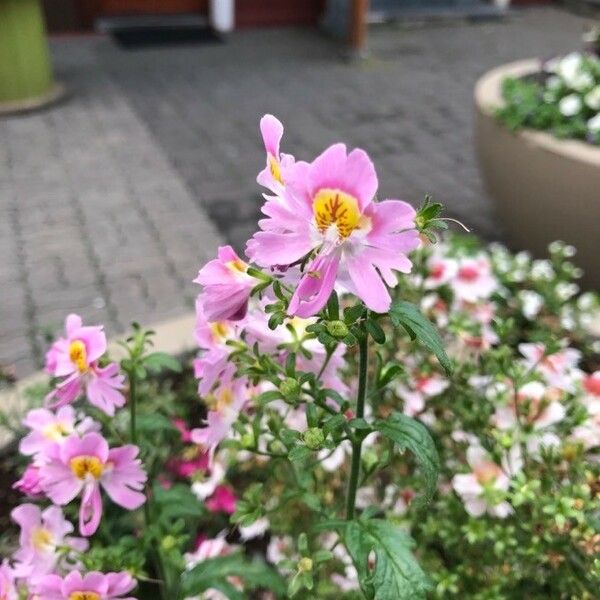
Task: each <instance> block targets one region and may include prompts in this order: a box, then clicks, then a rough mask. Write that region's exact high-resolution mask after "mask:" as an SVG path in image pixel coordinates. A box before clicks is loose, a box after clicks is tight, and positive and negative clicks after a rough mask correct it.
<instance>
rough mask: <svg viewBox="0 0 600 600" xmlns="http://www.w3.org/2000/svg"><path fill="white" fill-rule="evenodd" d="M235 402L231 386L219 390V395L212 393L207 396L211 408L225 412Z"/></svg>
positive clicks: (207, 403)
mask: <svg viewBox="0 0 600 600" xmlns="http://www.w3.org/2000/svg"><path fill="white" fill-rule="evenodd" d="M232 403H233V392H232V391H231V390H230V389H229V388H224V389H222V390H220V391H219V395H218V396H214V395H211V396H209V397H208V398H206V405H207V406H208V408H209V409H210V410H214V411H217V412H223V411H224V410H225V409H226V408H228V407H229V406H231V404H232Z"/></svg>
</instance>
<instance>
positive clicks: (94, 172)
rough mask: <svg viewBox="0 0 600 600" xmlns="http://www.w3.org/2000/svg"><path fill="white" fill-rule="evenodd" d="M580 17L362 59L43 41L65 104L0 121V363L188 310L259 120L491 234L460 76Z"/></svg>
mask: <svg viewBox="0 0 600 600" xmlns="http://www.w3.org/2000/svg"><path fill="white" fill-rule="evenodd" d="M585 23H586V21H585V20H584V19H582V18H580V17H576V16H573V15H571V14H568V13H565V12H561V11H558V10H554V9H531V10H527V11H524V12H522V13H520V14H518V15H516V16H514V17H513V18H511V19H508V20H506V21H502V22H488V23H477V24H475V23H473V24H466V23H450V24H448V23H447V24H435V25H423V26H416V25H412V26H401V25H386V26H379V27H376V28H373V30H372V31H371V35H370V47H371V56H370V58H369V59H368V60H367V61H365V62H364V63H363V64H360V65H356V64H348V63H345V62H344V61H342V60H340V53H339V48H338V46H336V45H335V44H334V43H332V42H331V41H329V40H328V39H326V38H324V37H323V36H321V35H320V34H319V33H318V32H316V31H311V30H306V29H273V30H266V31H242V32H238V33H235V34H234V35H232V36H231V38H230V39H229V40H228V42H227V43H225V44H216V45H203V46H192V47H177V48H169V49H165V48H161V49H160V50H158V49H152V50H138V51H129V52H127V51H123V50H120V49H119V48H117V47H116V46H114V44H113V43H112V42H111V40H110V39H105V38H81V37H76V38H62V39H57V40H55V41H54V42H53V44H52V50H53V55H54V62H55V66H56V71H57V74H58V77H59V78H60V79H61V80H62V81H64V82H65V83H66V84H67V86H68V87H69V89H70V90H71V92H72V97H71V98H70V99H69V100H68V101H67V102H65V103H64V104H62V105H60V106H58V107H55V108H54V109H52V110H49V111H45V112H42V113H37V114H34V115H28V116H25V117H20V118H15V119H10V120H3V121H0V250H1V251H2V253H3V256H4V259H5V260H4V261H3V262H2V263H0V294H1V299H0V364H4V365H6V364H14V365H15V367H16V370H17V373H18V374H19V375H23V374H25V373H28V372H30V371H31V370H33V369H34V368H35V366H36V365H38V364H39V362H40V360H41V358H42V356H43V350H44V348H45V340H44V334H45V332H47V331H49V330H56V328H57V327H60V326H61V321H62V318H63V315H64V314H65V313H66V312H69V311H78V312H80V313H81V314H82V315H83V316H84V317H85V318H86V319H87V320H88V321H90V322H104V323H105V324H106V326H107V330H108V331H109V333H110V334H116V333H120V332H122V331H123V330H124V329H125V328H126V327H127V325H128V323H129V322H130V321H131V320H132V319H134V318H135V319H138V320H140V321H141V322H143V323H146V324H149V323H152V322H155V321H157V320H162V319H165V318H168V317H171V316H178V315H180V314H182V313H184V312H185V311H187V310H189V309H190V307H191V301H192V298H193V295H194V293H195V290H194V286H193V285H192V284H190V280H191V279H192V278H193V277H194V276H195V274H196V269H197V267H198V266H199V264H200V263H202V262H203V261H205V260H206V259H207V257H209V256H211V255H212V254H213V252H214V248H215V246H216V244H217V243H218V239H219V235H221V236H223V238H225V239H227V240H229V241H231V242H232V243H233V244H234V245H236V246H237V247H238V248H239V247H243V244H244V242H245V240H246V239H247V237H248V236H249V235H250V234H251V233H252V232H253V230H254V229H255V221H256V218H257V215H258V209H259V207H260V203H261V198H260V193H259V192H260V190H259V188H258V186H257V185H256V183H255V177H256V173H257V171H258V170H259V169H260V168H261V167H262V165H263V161H264V155H263V150H262V147H261V141H260V138H259V135H258V132H257V125H258V119H259V118H260V116H261V115H262V114H264V113H265V112H272V113H274V114H276V115H277V116H279V117H280V118H281V119H282V120H283V121H284V123H285V125H286V128H287V129H286V135H285V138H284V149H285V150H287V151H290V152H293V153H294V154H295V155H296V156H297V157H299V158H306V159H309V158H311V157H312V156H314V155H315V154H316V153H318V152H319V151H321V150H322V149H323V148H324V147H325V146H326V145H328V144H330V143H332V142H334V141H338V140H343V141H346V142H347V143H348V144H351V145H357V146H361V147H363V148H365V149H366V150H367V151H368V152H369V153H370V154H371V156H372V157H373V159H374V160H375V163H376V166H377V169H378V173H379V178H380V189H381V195H382V197H393V198H402V199H406V200H409V201H411V202H412V203H414V204H418V203H419V202H420V201H421V199H422V198H423V196H424V195H425V194H426V193H430V194H433V196H434V197H435V198H436V199H439V200H440V201H442V202H444V203H445V204H446V206H447V208H448V211H449V213H450V214H452V215H454V216H458V217H459V218H461V219H463V220H464V221H465V222H467V223H468V224H469V225H471V226H472V227H473V228H474V230H475V231H476V232H477V233H479V234H481V235H483V236H485V237H487V238H490V239H491V238H499V237H500V238H501V237H503V236H502V232H501V231H499V229H498V228H497V226H496V224H495V219H494V215H493V211H492V207H491V203H490V201H489V199H488V198H487V197H486V195H485V193H484V191H483V189H482V186H481V181H480V179H479V176H478V172H477V165H476V163H475V159H474V156H473V149H472V113H473V109H472V91H473V86H474V83H475V81H476V79H477V78H478V77H479V76H480V75H481V74H482V73H483V72H485V71H486V70H487V69H489V68H491V67H493V66H495V65H497V64H500V63H502V62H507V61H510V60H515V59H519V58H524V57H530V56H549V55H552V54H554V53H560V52H567V51H570V50H572V49H574V48H578V47H579V45H580V42H579V37H580V34H581V32H582V31H583V29H584V25H585ZM215 226H216V227H215ZM217 230H218V233H217Z"/></svg>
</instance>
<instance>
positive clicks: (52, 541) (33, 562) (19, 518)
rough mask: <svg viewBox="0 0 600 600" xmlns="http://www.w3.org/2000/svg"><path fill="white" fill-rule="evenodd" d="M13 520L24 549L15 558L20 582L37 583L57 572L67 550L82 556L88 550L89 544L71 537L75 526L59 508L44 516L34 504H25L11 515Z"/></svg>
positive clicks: (48, 509) (16, 553)
mask: <svg viewBox="0 0 600 600" xmlns="http://www.w3.org/2000/svg"><path fill="white" fill-rule="evenodd" d="M11 517H12V519H13V520H14V521H15V522H16V523H17V525H19V527H20V528H21V535H20V537H19V544H20V547H19V549H18V550H17V551H16V552H15V554H14V556H13V558H14V560H15V561H16V567H15V571H14V573H15V575H16V576H17V577H19V578H27V579H29V580H30V582H31V580H32V578H34V579H35V580H36V581H37V580H38V579H39V578H40V577H42V576H44V575H47V574H48V573H51V572H52V571H54V569H55V568H56V567H57V565H58V563H59V560H60V558H61V556H62V554H61V548H62V547H64V546H70V547H72V548H73V549H75V550H78V551H80V552H83V551H85V550H86V549H87V546H88V544H87V541H86V540H83V539H81V538H69V537H67V535H68V534H69V533H72V532H73V525H71V523H69V521H67V520H66V519H65V518H64V516H63V512H62V510H61V509H60V508H59V507H58V506H50V507H49V508H47V509H45V510H44V511H43V512H42V511H41V510H40V508H39V507H38V506H35V505H34V504H22V505H21V506H18V507H17V508H15V509H14V510H13V511H12V512H11Z"/></svg>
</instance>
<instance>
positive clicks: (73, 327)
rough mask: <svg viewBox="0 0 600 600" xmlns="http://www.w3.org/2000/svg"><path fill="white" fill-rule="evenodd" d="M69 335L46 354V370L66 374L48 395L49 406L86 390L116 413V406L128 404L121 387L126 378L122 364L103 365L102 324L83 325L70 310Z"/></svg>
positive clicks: (93, 401)
mask: <svg viewBox="0 0 600 600" xmlns="http://www.w3.org/2000/svg"><path fill="white" fill-rule="evenodd" d="M65 329H66V333H67V337H65V338H60V339H58V340H57V341H56V342H54V344H53V345H52V347H51V348H50V350H49V351H48V353H47V354H46V371H48V373H50V374H51V375H53V376H54V377H64V379H63V380H62V381H61V382H60V383H59V384H58V385H57V386H56V388H55V389H54V390H53V391H52V392H50V394H48V396H47V397H46V403H47V405H48V406H49V407H50V408H58V407H61V406H65V405H66V404H70V403H72V402H74V401H75V400H77V398H78V397H79V396H80V395H81V394H82V393H83V392H84V390H85V393H86V395H87V398H88V400H89V401H90V403H91V404H93V405H94V406H97V407H98V408H99V409H100V410H102V411H104V412H105V413H106V414H107V415H109V416H113V415H114V413H115V408H119V407H121V406H123V405H124V404H125V398H124V396H123V394H121V392H120V391H119V390H121V389H123V387H124V381H125V378H124V377H123V376H122V375H120V374H119V367H118V365H117V364H116V363H111V364H109V365H107V366H106V367H104V368H101V367H100V366H99V365H98V359H99V358H100V357H101V356H102V355H103V354H104V353H105V352H106V335H105V334H104V330H103V328H102V327H99V326H95V327H84V326H83V325H82V321H81V317H80V316H79V315H74V314H71V315H69V316H68V317H67V319H66V321H65Z"/></svg>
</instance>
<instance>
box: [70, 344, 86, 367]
mask: <svg viewBox="0 0 600 600" xmlns="http://www.w3.org/2000/svg"><path fill="white" fill-rule="evenodd" d="M69 358H70V359H71V362H72V363H73V364H74V365H75V366H76V367H77V370H78V371H79V372H80V373H85V372H86V371H87V368H88V366H87V350H86V347H85V344H84V343H83V342H82V341H81V340H73V341H72V342H71V344H70V345H69Z"/></svg>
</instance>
